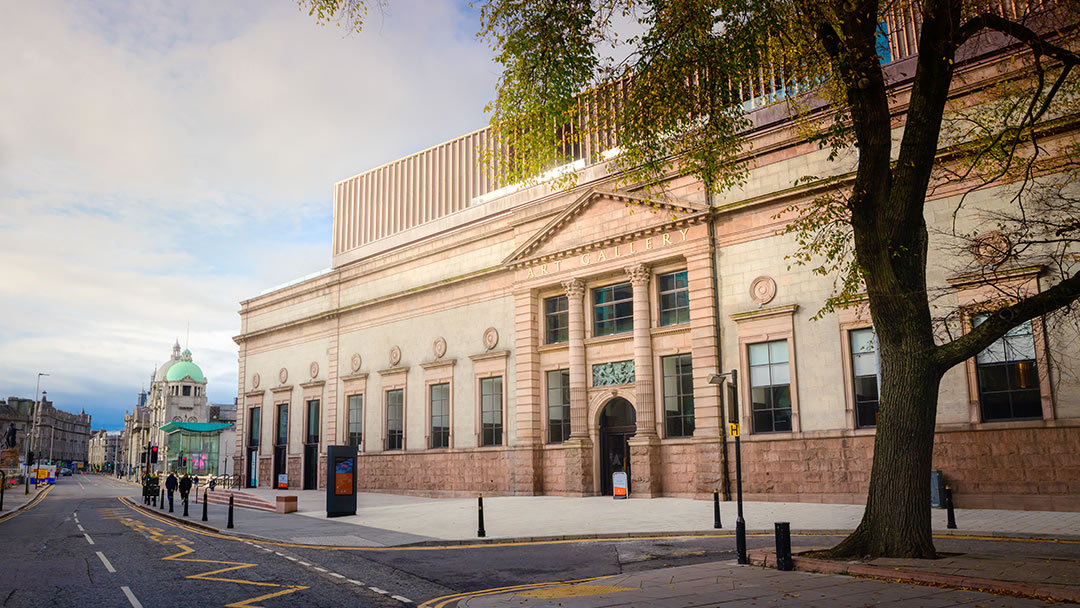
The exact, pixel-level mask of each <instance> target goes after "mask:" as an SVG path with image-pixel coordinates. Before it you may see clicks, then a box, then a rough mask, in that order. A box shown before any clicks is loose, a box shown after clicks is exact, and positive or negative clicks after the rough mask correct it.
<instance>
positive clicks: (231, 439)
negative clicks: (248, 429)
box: [210, 399, 237, 475]
mask: <svg viewBox="0 0 1080 608" xmlns="http://www.w3.org/2000/svg"><path fill="white" fill-rule="evenodd" d="M236 408H237V400H236V399H233V402H232V403H215V404H213V405H211V406H210V422H224V423H229V424H231V425H232V426H230V427H228V428H226V429H224V430H222V431H221V435H220V440H219V441H220V444H221V460H222V462H221V468H220V469H218V471H219V473H220V474H221V475H232V474H235V473H236V472H237V471H234V470H233V467H232V466H230V464H229V462H228V461H229V460H231V456H232V455H233V453H234V452H235V451H236Z"/></svg>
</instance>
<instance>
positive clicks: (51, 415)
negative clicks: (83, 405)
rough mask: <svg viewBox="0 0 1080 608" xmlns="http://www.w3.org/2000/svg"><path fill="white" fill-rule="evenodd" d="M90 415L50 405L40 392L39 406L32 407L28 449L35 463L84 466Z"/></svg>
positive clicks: (88, 438) (43, 392) (87, 446)
mask: <svg viewBox="0 0 1080 608" xmlns="http://www.w3.org/2000/svg"><path fill="white" fill-rule="evenodd" d="M89 444H90V414H87V413H86V412H80V413H78V414H72V413H69V412H65V411H63V410H58V409H56V408H55V407H53V404H52V402H51V401H49V400H48V399H47V398H46V391H41V405H40V407H37V408H35V410H34V426H33V428H32V429H31V431H30V449H31V450H32V451H33V452H34V453H35V454H36V455H37V457H36V458H37V461H38V462H49V463H56V464H61V463H72V464H74V465H76V466H79V465H85V464H86V461H87V457H88V456H89Z"/></svg>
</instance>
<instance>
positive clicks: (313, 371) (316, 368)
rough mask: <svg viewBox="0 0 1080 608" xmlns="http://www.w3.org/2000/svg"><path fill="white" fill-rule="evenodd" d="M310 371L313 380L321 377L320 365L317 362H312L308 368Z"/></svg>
mask: <svg viewBox="0 0 1080 608" xmlns="http://www.w3.org/2000/svg"><path fill="white" fill-rule="evenodd" d="M308 371H309V372H310V373H311V377H312V378H314V377H315V376H318V375H319V364H318V363H317V362H315V361H312V362H311V367H309V368H308Z"/></svg>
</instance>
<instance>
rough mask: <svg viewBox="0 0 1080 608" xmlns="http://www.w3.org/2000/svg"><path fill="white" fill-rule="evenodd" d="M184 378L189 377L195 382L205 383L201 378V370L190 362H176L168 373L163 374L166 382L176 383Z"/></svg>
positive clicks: (203, 378)
mask: <svg viewBox="0 0 1080 608" xmlns="http://www.w3.org/2000/svg"><path fill="white" fill-rule="evenodd" d="M185 376H191V379H192V380H194V381H196V382H206V378H205V377H204V376H203V373H202V370H201V369H199V366H198V365H195V364H194V363H192V362H191V361H177V362H176V363H173V364H172V367H170V368H169V371H168V373H166V374H165V380H166V381H167V382H177V381H179V380H183V379H184V377H185Z"/></svg>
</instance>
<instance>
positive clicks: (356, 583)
mask: <svg viewBox="0 0 1080 608" xmlns="http://www.w3.org/2000/svg"><path fill="white" fill-rule="evenodd" d="M349 582H350V583H352V584H354V585H360V586H361V587H363V586H364V583H361V582H360V581H357V580H353V579H351V578H350V579H349Z"/></svg>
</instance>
